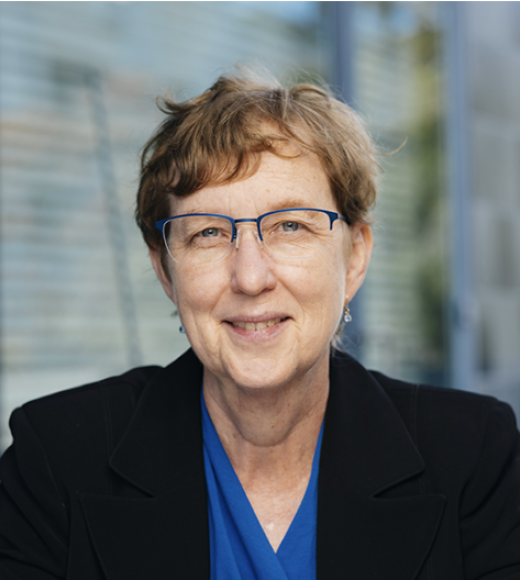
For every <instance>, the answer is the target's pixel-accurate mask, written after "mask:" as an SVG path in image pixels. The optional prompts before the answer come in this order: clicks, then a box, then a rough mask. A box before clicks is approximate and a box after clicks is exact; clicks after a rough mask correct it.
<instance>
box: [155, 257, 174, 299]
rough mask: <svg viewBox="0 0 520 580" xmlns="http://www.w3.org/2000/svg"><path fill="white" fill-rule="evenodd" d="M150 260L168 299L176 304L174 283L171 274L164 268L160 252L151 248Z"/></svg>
mask: <svg viewBox="0 0 520 580" xmlns="http://www.w3.org/2000/svg"><path fill="white" fill-rule="evenodd" d="M149 251H150V260H151V261H152V266H153V269H154V270H155V273H156V274H157V278H159V281H160V282H161V284H162V287H163V288H164V291H165V292H166V294H167V296H168V298H169V299H170V300H171V301H172V302H173V303H174V304H176V302H175V292H174V290H173V282H172V276H171V272H168V273H166V272H165V270H164V266H163V260H162V255H161V252H160V251H159V250H154V249H153V248H150V250H149Z"/></svg>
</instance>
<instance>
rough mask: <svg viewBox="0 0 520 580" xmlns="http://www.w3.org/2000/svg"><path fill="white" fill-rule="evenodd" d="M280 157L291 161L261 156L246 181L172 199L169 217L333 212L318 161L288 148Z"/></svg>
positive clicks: (331, 197)
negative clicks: (303, 209)
mask: <svg viewBox="0 0 520 580" xmlns="http://www.w3.org/2000/svg"><path fill="white" fill-rule="evenodd" d="M281 153H282V154H283V155H291V156H292V157H290V158H285V157H279V156H277V155H274V154H272V153H268V152H266V153H263V154H262V155H261V160H260V165H259V168H258V170H257V171H256V173H254V174H253V175H251V176H249V177H247V178H246V179H241V180H236V181H231V182H228V183H222V184H210V185H208V186H206V187H204V188H202V189H201V190H199V191H197V192H195V193H193V194H191V195H189V196H186V197H183V198H178V197H175V198H172V200H171V210H172V215H179V214H182V213H193V212H202V211H204V212H211V213H226V214H229V215H231V216H233V217H235V218H240V217H255V215H260V214H262V213H265V212H268V211H273V210H276V209H283V208H285V207H315V208H319V209H328V210H333V211H337V208H336V204H335V202H334V198H333V196H332V192H331V188H330V183H329V179H328V177H327V174H326V173H325V171H324V170H323V168H322V165H321V163H320V161H319V159H318V157H317V156H316V155H314V154H312V153H306V154H301V152H299V151H298V150H296V148H294V147H290V146H286V147H285V148H284V150H282V151H281ZM298 153H300V154H299V155H298ZM295 155H297V156H295Z"/></svg>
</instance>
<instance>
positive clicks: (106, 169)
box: [0, 1, 520, 450]
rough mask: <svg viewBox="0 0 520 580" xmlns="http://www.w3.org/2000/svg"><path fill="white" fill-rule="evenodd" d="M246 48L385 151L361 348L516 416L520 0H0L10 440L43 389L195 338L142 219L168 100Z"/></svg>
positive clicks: (361, 307)
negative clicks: (333, 95)
mask: <svg viewBox="0 0 520 580" xmlns="http://www.w3.org/2000/svg"><path fill="white" fill-rule="evenodd" d="M235 63H244V64H246V65H251V66H264V67H266V68H267V69H269V70H270V71H271V72H272V73H274V74H275V75H277V76H278V77H279V78H281V79H282V80H283V81H286V82H294V81H307V80H310V81H318V82H319V79H324V80H325V81H326V82H328V83H330V84H331V86H332V87H333V89H334V90H335V91H336V92H337V93H338V94H341V95H342V98H343V99H344V100H346V101H347V102H348V103H349V104H351V105H352V106H353V107H354V108H356V109H357V110H358V111H359V112H361V114H362V115H363V116H364V118H365V119H366V120H367V122H368V124H369V127H370V129H371V131H372V134H373V136H374V137H375V139H376V141H377V143H378V147H379V150H380V151H381V152H391V151H393V150H395V149H396V148H398V147H399V146H400V145H401V144H402V143H403V142H405V141H406V144H405V146H404V147H403V148H402V149H401V150H400V151H399V152H397V153H395V154H393V155H390V156H382V157H381V158H380V160H381V165H382V166H383V168H384V175H383V178H382V180H381V187H380V198H379V203H378V206H377V209H376V211H375V228H374V232H375V239H376V246H375V250H374V255H373V261H372V265H371V271H370V274H369V276H368V279H367V281H366V283H365V285H364V287H363V289H362V292H361V293H360V294H359V296H357V297H356V299H355V300H354V301H353V303H352V307H351V310H352V314H353V317H354V321H353V322H352V323H351V324H350V325H349V327H348V329H347V335H346V336H345V346H346V348H347V349H349V350H350V351H351V352H352V353H354V354H355V356H357V357H359V358H360V359H361V361H362V362H363V363H364V364H366V365H367V366H368V367H370V368H376V369H379V370H382V371H383V372H386V373H388V374H391V375H394V376H396V377H398V378H404V379H408V380H412V381H421V382H429V383H433V384H438V385H444V386H447V387H452V388H459V389H466V390H472V391H476V392H481V393H487V394H491V395H494V396H497V397H499V398H501V399H504V400H506V401H508V402H509V403H511V404H512V405H513V407H514V408H515V410H516V412H517V415H518V414H520V99H519V97H518V95H519V94H520V3H518V2H511V3H508V2H497V3H494V2H493V3H492V2H464V3H462V2H461V3H459V2H439V3H437V2H417V3H416V2H403V3H401V2H395V3H394V2H298V1H294V2H41V3H40V2H35V3H33V2H2V3H0V214H1V221H0V243H1V245H0V340H1V342H0V419H1V421H0V424H1V426H2V431H1V439H0V450H1V449H2V448H4V447H5V446H6V445H7V444H8V442H9V432H8V428H7V420H8V416H9V414H10V412H11V410H12V409H13V408H14V407H16V406H18V405H20V404H22V403H23V402H24V401H27V400H29V399H32V398H35V397H39V396H42V395H45V394H47V393H50V392H53V391H57V390H61V389H64V388H68V387H71V386H75V385H79V384H82V383H86V382H90V381H94V380H98V379H102V378H104V377H106V376H109V375H112V374H118V373H120V372H123V371H125V370H127V369H128V368H129V367H131V366H136V365H148V364H161V365H163V364H167V363H168V362H170V361H171V360H173V359H174V358H175V357H177V356H178V355H179V354H180V353H181V352H183V351H184V350H185V349H186V348H187V346H188V345H187V342H186V339H185V337H184V336H182V335H180V334H179V332H178V327H179V321H178V319H177V318H175V316H174V314H173V307H172V305H171V303H169V301H168V299H167V298H166V297H165V296H164V293H163V291H162V288H161V287H160V284H159V283H158V282H157V281H156V279H155V275H154V273H153V270H152V268H151V266H150V264H149V261H148V257H147V251H146V248H145V246H144V244H143V242H142V240H141V238H140V234H139V232H138V230H137V227H136V226H135V225H134V223H133V219H132V214H133V210H134V197H135V191H136V187H137V176H138V155H139V151H140V148H141V147H142V145H143V144H144V142H145V141H146V140H147V139H148V137H149V136H150V135H151V133H152V131H153V130H154V128H155V127H156V125H157V123H158V122H159V120H160V119H161V114H159V112H158V111H157V109H156V107H155V97H156V96H157V95H159V94H164V93H165V92H166V91H167V92H168V93H169V94H170V95H176V96H177V97H181V98H184V97H186V98H187V97H190V96H192V95H195V94H197V93H199V92H201V91H202V90H204V89H206V88H207V87H208V86H209V85H210V84H211V83H212V82H213V81H214V80H215V79H216V77H217V76H218V75H219V74H221V73H222V72H225V71H226V70H228V69H229V67H231V66H232V65H234V64H235Z"/></svg>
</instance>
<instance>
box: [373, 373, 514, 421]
mask: <svg viewBox="0 0 520 580" xmlns="http://www.w3.org/2000/svg"><path fill="white" fill-rule="evenodd" d="M369 372H370V374H371V375H372V377H373V378H374V379H375V380H376V381H377V383H378V384H379V385H380V386H381V387H382V388H383V390H384V391H385V392H386V394H387V395H388V396H389V397H390V398H391V399H392V400H399V399H409V398H410V397H411V396H412V395H413V396H414V397H416V398H417V400H419V398H420V399H423V400H427V401H428V403H429V404H431V405H439V406H441V407H442V406H453V405H456V406H459V405H460V406H462V407H464V408H465V409H467V410H468V411H469V410H471V409H474V410H475V411H477V412H478V411H481V412H483V413H487V412H489V410H490V409H492V408H494V407H495V406H497V405H504V406H506V407H509V405H507V403H503V402H501V401H499V400H498V399H496V398H495V397H492V396H489V395H482V394H479V393H473V392H470V391H461V390H458V389H450V388H447V387H439V386H434V385H428V384H423V383H411V382H407V381H401V380H398V379H394V378H391V377H389V376H387V375H385V374H383V373H381V372H379V371H369Z"/></svg>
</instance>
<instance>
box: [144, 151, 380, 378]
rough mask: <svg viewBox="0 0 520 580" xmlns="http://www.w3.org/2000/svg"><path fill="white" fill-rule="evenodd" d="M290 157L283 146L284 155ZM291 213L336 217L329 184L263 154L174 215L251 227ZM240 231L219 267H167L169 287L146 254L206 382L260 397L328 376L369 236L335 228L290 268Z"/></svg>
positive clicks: (177, 205)
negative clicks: (248, 169)
mask: <svg viewBox="0 0 520 580" xmlns="http://www.w3.org/2000/svg"><path fill="white" fill-rule="evenodd" d="M284 152H285V151H284ZM294 152H295V151H294V149H291V148H290V147H289V146H287V153H289V154H294ZM294 207H310V208H317V209H325V210H331V211H338V208H337V207H336V204H335V202H334V199H333V197H332V194H331V191H330V186H329V183H328V179H327V176H326V174H325V172H324V171H323V169H322V167H321V165H320V163H319V161H318V159H317V158H316V157H315V156H313V155H312V154H307V155H304V156H301V157H296V158H292V159H282V158H279V157H277V156H275V155H272V154H270V153H264V154H263V156H262V162H261V165H260V167H259V169H258V171H257V172H256V173H255V174H254V175H253V176H251V177H249V178H247V179H244V180H242V181H234V182H231V183H226V184H223V185H209V186H207V187H205V188H203V189H202V190H200V191H198V192H196V193H194V194H192V195H190V196H188V197H185V198H175V199H174V200H173V201H172V207H171V209H172V213H171V215H179V214H185V213H192V212H210V213H220V214H226V215H229V216H231V217H233V218H235V219H240V218H256V217H258V216H259V215H261V214H263V213H266V212H268V211H272V210H278V209H286V208H294ZM237 227H239V228H242V236H241V241H240V248H239V249H236V248H235V247H232V248H231V250H230V252H229V253H228V254H227V255H226V257H225V258H223V259H221V260H219V261H216V262H210V263H206V264H201V265H189V264H179V263H176V262H173V260H171V259H170V258H168V266H169V274H170V280H169V279H168V277H167V276H165V275H164V271H163V270H162V267H161V260H160V255H159V252H152V261H153V263H154V267H155V270H156V272H157V274H158V276H159V278H160V280H161V282H162V284H163V286H164V288H165V291H166V293H167V294H168V296H169V297H170V298H171V299H172V300H173V302H174V303H175V304H176V305H177V309H178V312H179V315H180V318H181V321H182V325H183V326H184V329H185V330H186V334H187V336H188V339H189V341H190V343H191V345H192V347H193V349H194V350H195V352H196V354H197V356H198V357H199V359H200V360H201V361H202V363H203V365H204V367H205V372H206V376H207V373H209V374H210V375H213V377H214V378H215V379H217V380H220V381H221V380H224V381H226V380H231V381H233V382H234V383H235V384H237V385H240V386H242V387H250V388H263V389H266V388H270V387H279V386H283V385H285V384H288V383H289V382H290V381H292V380H294V379H298V378H301V377H303V376H304V375H306V374H307V373H309V372H311V373H312V372H313V371H317V372H318V373H319V369H320V368H323V369H324V372H328V355H329V348H330V342H331V339H332V336H333V334H334V332H335V330H336V328H337V326H338V324H339V322H340V320H341V315H342V311H343V305H344V303H345V296H346V295H348V296H349V297H350V298H352V297H353V295H354V294H355V292H356V290H357V289H358V287H359V286H360V285H361V282H362V280H363V277H364V273H365V270H366V266H367V264H368V259H369V256H370V250H371V240H372V238H371V233H370V229H369V228H368V227H367V226H361V225H359V224H358V225H354V226H351V227H348V226H347V225H346V224H345V223H344V222H340V221H336V222H335V223H334V227H333V230H332V232H331V235H330V237H329V241H328V245H327V246H326V248H325V250H324V251H323V253H322V254H321V255H319V256H315V257H312V258H306V259H292V260H291V259H281V258H275V257H273V256H271V255H270V254H269V253H268V252H267V251H266V250H265V249H263V248H261V247H260V245H259V244H258V242H257V241H256V239H255V236H254V232H255V228H256V225H255V224H254V223H253V224H251V223H246V224H239V225H238V226H237Z"/></svg>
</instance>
